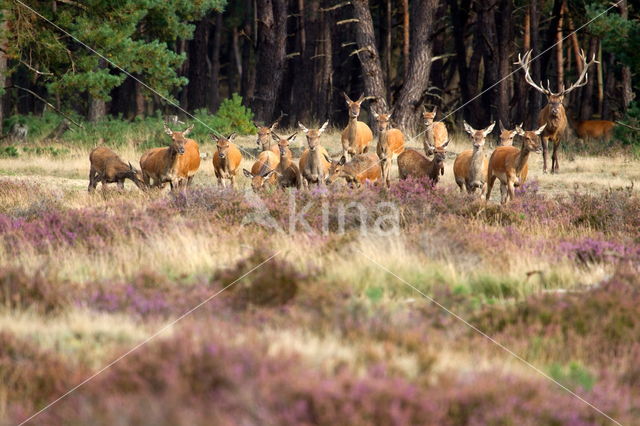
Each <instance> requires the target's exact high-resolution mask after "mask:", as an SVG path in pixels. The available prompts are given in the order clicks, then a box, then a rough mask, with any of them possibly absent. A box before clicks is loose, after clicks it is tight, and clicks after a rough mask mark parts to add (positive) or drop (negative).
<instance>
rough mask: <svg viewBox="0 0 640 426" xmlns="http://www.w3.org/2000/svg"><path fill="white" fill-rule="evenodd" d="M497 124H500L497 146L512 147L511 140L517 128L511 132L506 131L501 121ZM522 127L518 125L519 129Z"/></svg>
mask: <svg viewBox="0 0 640 426" xmlns="http://www.w3.org/2000/svg"><path fill="white" fill-rule="evenodd" d="M498 123H500V142H499V145H498V146H513V138H515V137H516V135H517V134H518V129H517V127H518V126H516V128H515V129H513V130H508V129H505V128H504V126H503V125H502V121H498ZM522 126H523V123H520V126H519V127H522Z"/></svg>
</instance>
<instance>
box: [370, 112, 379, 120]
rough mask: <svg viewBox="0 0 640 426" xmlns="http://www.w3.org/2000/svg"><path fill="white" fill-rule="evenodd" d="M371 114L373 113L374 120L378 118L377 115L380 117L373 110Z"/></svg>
mask: <svg viewBox="0 0 640 426" xmlns="http://www.w3.org/2000/svg"><path fill="white" fill-rule="evenodd" d="M371 115H373V118H375V119H376V120H377V119H378V117H380V115H378V114H376V112H375V111H374V110H371Z"/></svg>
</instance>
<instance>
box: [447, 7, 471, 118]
mask: <svg viewBox="0 0 640 426" xmlns="http://www.w3.org/2000/svg"><path fill="white" fill-rule="evenodd" d="M448 1H449V8H450V10H451V23H452V25H453V45H454V48H455V52H456V65H457V68H458V74H459V77H460V94H461V95H462V96H461V98H462V102H463V103H466V102H468V101H469V99H471V96H472V95H471V94H472V93H474V92H473V91H472V90H471V82H470V81H469V67H468V66H467V47H466V45H465V34H466V32H467V21H468V20H469V7H470V0H461V2H460V4H458V0H448ZM469 110H470V109H469V108H466V109H464V110H463V114H464V117H465V119H467V120H469V116H470V114H469Z"/></svg>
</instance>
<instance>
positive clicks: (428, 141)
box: [423, 123, 435, 155]
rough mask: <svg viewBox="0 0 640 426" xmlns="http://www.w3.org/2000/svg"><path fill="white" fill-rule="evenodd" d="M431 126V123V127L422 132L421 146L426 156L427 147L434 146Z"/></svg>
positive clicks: (427, 152)
mask: <svg viewBox="0 0 640 426" xmlns="http://www.w3.org/2000/svg"><path fill="white" fill-rule="evenodd" d="M433 124H434V123H432V124H431V125H429V126H427V128H426V130H425V131H424V142H423V145H424V152H425V154H427V155H428V154H429V149H428V147H429V146H435V139H434V136H433Z"/></svg>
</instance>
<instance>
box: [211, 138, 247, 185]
mask: <svg viewBox="0 0 640 426" xmlns="http://www.w3.org/2000/svg"><path fill="white" fill-rule="evenodd" d="M235 137H236V134H235V133H232V134H230V135H229V136H228V137H226V138H225V137H224V136H220V137H219V136H216V135H211V138H212V139H213V140H214V141H215V142H216V148H217V151H216V152H215V153H214V154H213V169H214V172H215V174H216V178H218V185H219V186H223V187H224V186H226V185H225V183H224V179H229V180H230V181H231V187H234V186H235V184H236V173H237V172H238V168H239V167H240V162H242V153H241V152H240V150H239V149H238V147H237V146H236V145H235V144H234V143H232V142H231V141H232V140H233V139H235Z"/></svg>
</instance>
